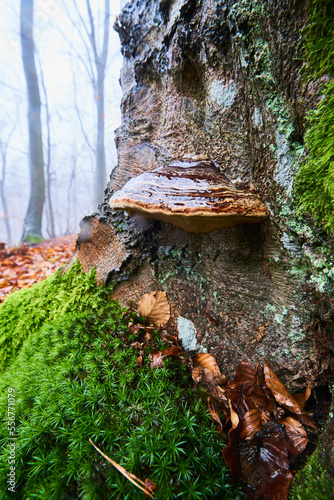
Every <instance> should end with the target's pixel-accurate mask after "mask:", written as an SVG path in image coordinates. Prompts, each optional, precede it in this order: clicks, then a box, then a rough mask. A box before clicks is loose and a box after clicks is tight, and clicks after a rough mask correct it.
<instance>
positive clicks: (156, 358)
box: [149, 351, 165, 368]
mask: <svg viewBox="0 0 334 500" xmlns="http://www.w3.org/2000/svg"><path fill="white" fill-rule="evenodd" d="M164 357H165V356H164V355H163V354H162V352H161V351H153V352H152V353H151V354H150V355H149V358H150V367H151V368H157V367H158V366H161V365H162V363H163V359H164Z"/></svg>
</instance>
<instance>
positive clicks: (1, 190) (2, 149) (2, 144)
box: [0, 125, 15, 245]
mask: <svg viewBox="0 0 334 500" xmlns="http://www.w3.org/2000/svg"><path fill="white" fill-rule="evenodd" d="M14 130H15V125H14V126H13V128H12V129H11V131H10V133H9V135H8V137H7V139H6V140H3V139H0V154H1V160H2V172H1V179H0V196H1V204H2V209H3V218H4V222H5V227H6V233H7V242H8V245H11V244H12V232H11V228H10V223H9V215H8V204H7V196H6V188H5V181H6V169H7V149H8V145H9V142H10V139H11V137H12V135H13V132H14Z"/></svg>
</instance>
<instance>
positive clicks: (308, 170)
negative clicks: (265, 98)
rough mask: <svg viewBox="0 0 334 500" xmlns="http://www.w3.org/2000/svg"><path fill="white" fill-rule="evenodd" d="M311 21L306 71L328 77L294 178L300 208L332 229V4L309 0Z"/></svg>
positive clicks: (333, 95)
mask: <svg viewBox="0 0 334 500" xmlns="http://www.w3.org/2000/svg"><path fill="white" fill-rule="evenodd" d="M309 9H310V23H309V25H308V27H307V29H306V31H305V58H306V62H307V73H308V75H309V76H311V77H312V78H320V77H329V80H328V78H327V80H328V81H327V83H325V84H323V86H322V93H323V99H322V100H321V101H320V103H319V105H318V107H317V109H316V110H315V111H313V112H311V113H310V114H309V129H308V131H307V133H306V134H305V144H306V146H307V149H308V152H309V154H308V157H307V159H306V161H305V163H304V164H303V165H302V167H301V169H300V171H299V173H298V175H297V177H296V192H297V194H298V195H299V205H300V210H301V211H304V212H309V213H310V214H311V215H312V216H314V217H315V218H316V219H317V220H319V221H320V222H321V223H322V225H323V226H324V227H325V228H326V229H327V230H330V231H332V232H333V231H334V175H333V174H334V146H333V145H334V81H333V78H334V4H333V2H332V0H312V1H311V2H310V6H309Z"/></svg>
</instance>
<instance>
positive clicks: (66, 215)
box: [0, 0, 122, 244]
mask: <svg viewBox="0 0 334 500" xmlns="http://www.w3.org/2000/svg"><path fill="white" fill-rule="evenodd" d="M73 2H74V0H35V6H34V39H35V45H36V51H37V54H36V64H38V62H37V58H38V59H39V61H40V65H41V67H42V71H43V74H44V80H45V86H46V90H47V98H48V102H49V108H50V114H51V124H50V125H51V144H52V147H51V154H52V156H51V171H52V172H53V176H52V183H51V189H52V201H53V204H54V211H55V217H56V219H57V223H56V232H57V234H62V233H64V232H65V231H66V229H67V226H69V229H70V232H78V231H79V228H78V222H79V221H80V220H81V219H82V217H84V216H85V215H88V214H89V213H91V212H92V211H94V210H95V208H96V207H94V206H93V177H92V174H93V169H94V157H93V153H92V152H91V150H90V149H89V147H87V144H86V141H85V139H84V136H83V134H82V131H81V127H80V123H79V120H78V117H77V113H76V111H75V106H74V87H73V73H74V74H75V80H76V87H77V104H78V107H79V109H80V111H81V117H82V122H83V125H84V129H85V133H86V135H87V136H88V137H89V139H90V143H91V145H92V146H94V142H95V134H96V132H95V113H96V112H95V106H94V95H93V90H92V86H91V84H90V82H89V79H88V77H87V74H86V72H85V69H84V67H83V65H82V63H81V62H80V60H79V58H78V57H77V54H80V55H82V57H83V58H85V57H86V54H85V48H84V45H83V43H82V41H81V39H80V36H79V35H78V33H77V30H76V29H75V27H74V26H73V24H72V23H71V21H70V20H69V18H68V15H67V12H66V8H67V9H68V11H69V13H70V15H71V17H72V18H73V19H76V21H77V26H78V25H79V22H78V16H77V12H76V9H75V6H74V3H73ZM19 3H20V2H19V1H16V2H11V1H9V0H7V1H6V0H0V6H1V17H0V47H1V51H0V75H1V76H0V96H1V101H0V103H1V106H0V139H1V140H2V141H3V142H5V143H6V142H7V139H8V136H9V134H10V133H11V131H12V130H13V133H12V136H11V140H10V142H9V145H8V152H7V170H6V182H5V188H6V189H5V191H6V194H7V202H8V205H9V210H8V212H9V220H10V223H11V228H12V232H13V233H14V234H15V237H14V238H13V239H14V243H15V244H18V243H19V239H20V237H21V233H22V224H23V219H24V215H25V211H26V208H27V204H28V199H29V170H28V169H29V163H28V157H27V141H28V126H27V118H26V114H27V102H26V84H25V79H24V73H23V67H22V60H21V45H20V38H19V29H20V28H19V9H20V5H19ZM76 4H77V6H78V8H79V9H80V12H81V14H82V16H83V17H85V18H86V13H87V9H86V2H85V0H78V1H77V2H76ZM91 5H92V10H93V14H94V19H95V29H96V31H97V32H101V30H99V29H98V27H99V25H101V23H102V20H103V7H104V1H102V0H91ZM119 11H120V2H119V0H111V29H110V39H109V57H108V59H109V63H108V65H107V67H108V70H107V74H106V79H105V105H106V107H105V127H106V137H105V144H106V162H107V172H108V175H109V174H110V173H111V170H112V168H113V167H114V166H115V164H116V150H115V145H114V130H115V129H116V128H117V127H118V126H119V125H120V99H121V89H120V87H119V77H120V69H121V64H122V57H121V54H120V46H119V38H118V34H117V33H116V32H115V31H114V30H113V28H112V26H113V24H114V21H115V17H116V15H118V14H119ZM37 56H38V57H37ZM40 94H41V100H42V103H44V102H45V100H44V96H43V90H42V86H41V81H40ZM42 120H43V123H44V125H45V108H44V107H43V109H42ZM43 132H44V143H45V144H46V127H44V131H43ZM44 158H46V153H45V155H44ZM75 162H76V171H77V174H76V179H75V182H73V181H72V184H70V178H71V174H72V169H73V165H74V163H75ZM1 176H2V163H1V164H0V177H1ZM69 188H70V190H69ZM69 204H70V205H69ZM3 217H4V214H3V210H2V205H0V241H6V232H5V225H4V220H3ZM67 219H68V220H67ZM43 234H44V237H47V232H46V231H45V230H44V232H43Z"/></svg>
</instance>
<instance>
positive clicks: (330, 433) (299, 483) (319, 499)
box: [289, 385, 334, 500]
mask: <svg viewBox="0 0 334 500" xmlns="http://www.w3.org/2000/svg"><path fill="white" fill-rule="evenodd" d="M331 392H332V407H331V411H330V412H329V418H328V420H327V423H326V425H325V428H324V429H323V433H322V436H321V437H320V440H319V444H318V446H317V449H316V450H315V452H314V453H313V455H312V456H311V458H310V459H309V461H308V462H307V464H306V465H305V467H304V468H303V469H302V470H301V471H300V472H299V473H298V474H297V475H296V476H295V478H294V480H293V483H292V488H291V490H290V494H289V498H290V499H291V500H309V499H310V498H312V500H329V499H332V498H334V477H333V471H332V470H329V469H330V467H329V464H331V463H333V438H334V425H333V423H334V421H333V418H334V416H333V414H334V413H333V412H334V385H333V386H332V387H331Z"/></svg>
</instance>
